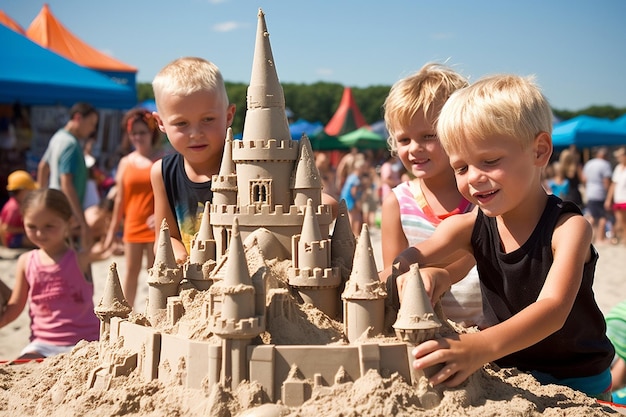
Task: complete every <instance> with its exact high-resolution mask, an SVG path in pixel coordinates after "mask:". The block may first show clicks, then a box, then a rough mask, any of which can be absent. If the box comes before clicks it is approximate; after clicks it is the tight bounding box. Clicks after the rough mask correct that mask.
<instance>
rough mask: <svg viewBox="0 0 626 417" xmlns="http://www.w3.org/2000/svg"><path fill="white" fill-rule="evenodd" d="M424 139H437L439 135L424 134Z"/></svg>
mask: <svg viewBox="0 0 626 417" xmlns="http://www.w3.org/2000/svg"><path fill="white" fill-rule="evenodd" d="M424 139H426V140H438V139H439V136H437V134H432V135H424Z"/></svg>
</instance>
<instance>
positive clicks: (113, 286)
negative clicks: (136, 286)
mask: <svg viewBox="0 0 626 417" xmlns="http://www.w3.org/2000/svg"><path fill="white" fill-rule="evenodd" d="M131 311H132V307H131V306H130V304H128V301H126V298H125V297H124V293H123V292H122V286H121V284H120V277H119V274H118V273H117V264H116V263H115V262H113V263H111V265H110V266H109V274H108V275H107V280H106V282H105V283H104V293H103V294H102V298H101V299H100V302H99V303H98V305H97V306H96V307H95V308H94V312H95V313H96V316H98V318H99V319H100V340H107V339H108V338H109V334H110V328H111V318H112V317H119V318H121V319H125V318H127V317H128V315H129V314H130V312H131Z"/></svg>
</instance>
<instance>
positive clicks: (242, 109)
mask: <svg viewBox="0 0 626 417" xmlns="http://www.w3.org/2000/svg"><path fill="white" fill-rule="evenodd" d="M225 84H226V91H227V93H228V98H229V99H230V101H231V102H232V103H235V104H236V105H237V112H236V113H235V120H234V121H233V125H232V127H233V133H234V134H237V133H241V132H242V131H243V122H244V118H245V114H246V93H247V89H248V84H246V83H232V82H228V81H227V82H226V83H225ZM282 87H283V91H284V93H285V103H286V107H288V108H289V109H290V110H291V111H293V113H294V119H295V120H297V119H305V120H308V121H310V122H315V121H319V122H321V123H322V124H324V125H325V124H326V123H328V122H329V121H330V119H331V117H332V116H333V114H334V113H335V111H336V110H337V107H339V102H340V101H341V96H342V94H343V89H344V86H343V85H342V84H338V83H328V82H317V83H314V84H295V83H282ZM390 88H391V86H388V85H376V86H370V87H365V88H358V87H353V88H352V95H353V96H354V100H355V101H356V102H357V104H358V106H359V109H361V113H363V117H365V120H366V121H367V122H368V123H374V122H377V121H379V120H381V119H382V118H383V113H382V105H383V103H384V101H385V98H386V97H387V94H388V93H389V89H390ZM137 98H138V101H139V102H141V101H144V100H148V99H153V98H154V93H153V91H152V85H151V84H150V83H138V84H137ZM552 112H553V113H554V115H555V116H556V117H557V118H558V119H559V120H563V121H564V120H568V119H571V118H572V117H575V116H578V115H581V114H586V115H588V116H594V117H604V118H608V119H615V118H617V117H619V116H621V115H623V114H626V107H625V108H617V107H614V106H610V105H603V106H598V105H594V106H590V107H587V108H585V109H580V110H576V111H572V110H561V109H554V108H553V109H552Z"/></svg>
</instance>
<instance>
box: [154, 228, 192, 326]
mask: <svg viewBox="0 0 626 417" xmlns="http://www.w3.org/2000/svg"><path fill="white" fill-rule="evenodd" d="M182 279H183V273H182V270H181V268H180V267H179V266H178V265H177V264H176V258H175V257H174V250H173V249H172V241H171V238H170V229H169V227H168V225H167V222H166V221H165V219H163V222H162V223H161V230H160V234H159V240H158V243H157V249H156V253H155V256H154V265H153V266H152V268H150V270H149V271H148V280H147V281H148V285H149V288H148V305H147V306H146V316H147V317H148V320H150V322H151V323H154V322H156V321H157V320H158V318H159V317H158V316H159V315H160V314H165V311H166V309H167V298H168V297H171V296H175V295H178V285H179V284H180V282H181V281H182Z"/></svg>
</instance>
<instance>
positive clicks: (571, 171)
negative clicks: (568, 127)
mask: <svg viewBox="0 0 626 417" xmlns="http://www.w3.org/2000/svg"><path fill="white" fill-rule="evenodd" d="M559 165H560V166H561V171H562V172H563V175H564V177H565V178H566V179H567V183H568V186H567V193H566V194H565V195H564V196H563V197H562V199H563V200H566V201H571V202H572V203H574V204H576V205H577V206H578V208H579V209H580V210H581V211H582V210H583V209H584V203H583V196H582V193H581V192H580V188H581V184H582V178H583V167H582V164H581V163H580V155H579V154H578V151H577V150H576V148H575V147H570V148H568V149H564V150H562V151H561V153H560V154H559Z"/></svg>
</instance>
